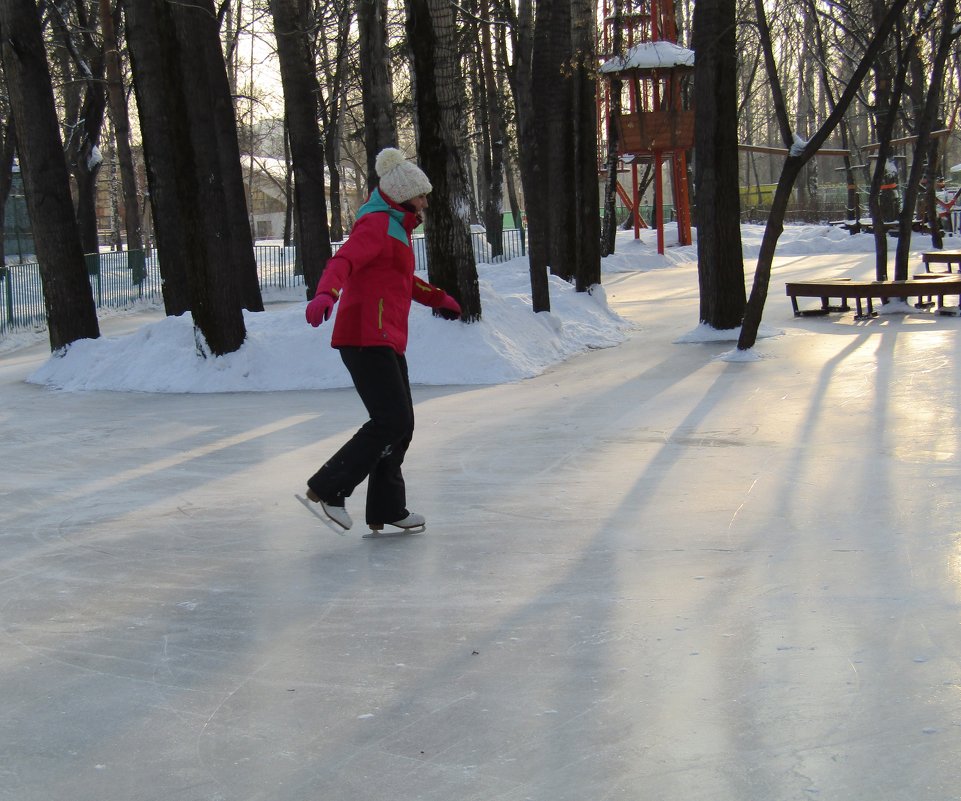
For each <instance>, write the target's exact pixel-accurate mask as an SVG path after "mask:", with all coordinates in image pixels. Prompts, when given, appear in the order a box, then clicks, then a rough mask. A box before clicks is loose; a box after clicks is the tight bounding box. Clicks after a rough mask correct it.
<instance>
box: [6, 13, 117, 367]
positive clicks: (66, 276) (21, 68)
mask: <svg viewBox="0 0 961 801" xmlns="http://www.w3.org/2000/svg"><path fill="white" fill-rule="evenodd" d="M0 52H2V54H3V63H4V71H5V74H6V79H7V88H8V91H9V94H10V107H11V113H12V115H13V119H14V123H15V125H16V128H17V142H18V144H19V148H18V149H19V153H20V166H21V171H22V174H23V182H24V190H25V192H26V196H27V208H28V209H29V210H30V219H31V222H32V225H33V233H34V238H35V241H36V248H37V260H38V261H39V263H40V280H41V282H42V284H43V295H44V303H45V304H46V310H47V322H48V330H49V335H50V347H51V349H52V350H60V349H61V348H64V347H66V346H67V345H69V344H70V343H72V342H75V341H76V340H78V339H94V338H96V337H98V336H100V329H99V326H98V324H97V310H96V307H95V305H94V300H93V291H92V290H91V288H90V281H89V279H88V277H87V270H86V266H85V264H84V259H83V248H82V247H81V244H80V236H79V232H78V230H77V223H76V218H75V217H74V211H73V202H72V200H71V197H70V177H69V175H68V173H67V166H66V163H65V162H64V159H63V143H62V142H61V140H60V130H59V123H58V121H57V112H56V108H55V106H54V96H53V85H52V83H51V80H50V71H49V68H48V66H47V57H46V51H45V48H44V43H43V36H42V33H41V29H40V15H39V12H38V10H37V6H36V4H35V3H33V2H32V0H0Z"/></svg>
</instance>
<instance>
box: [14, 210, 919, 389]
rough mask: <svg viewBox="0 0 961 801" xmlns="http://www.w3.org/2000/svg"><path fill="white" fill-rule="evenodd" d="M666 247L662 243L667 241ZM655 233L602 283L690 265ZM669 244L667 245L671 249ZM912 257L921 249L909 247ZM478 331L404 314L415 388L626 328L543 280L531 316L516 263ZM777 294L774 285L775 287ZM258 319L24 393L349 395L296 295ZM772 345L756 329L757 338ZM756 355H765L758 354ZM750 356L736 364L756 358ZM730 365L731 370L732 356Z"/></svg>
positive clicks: (153, 347) (747, 245) (484, 372)
mask: <svg viewBox="0 0 961 801" xmlns="http://www.w3.org/2000/svg"><path fill="white" fill-rule="evenodd" d="M763 231H764V228H763V226H760V225H745V226H744V227H743V229H742V242H743V248H744V256H745V263H746V272H747V283H748V286H750V283H751V280H752V278H753V260H754V259H755V258H756V256H757V251H758V248H759V247H760V242H761V237H762V236H763ZM667 234H668V242H670V239H671V236H670V234H671V231H670V228H668V230H667ZM653 240H654V233H653V232H651V231H647V232H642V234H641V238H640V239H639V240H635V239H634V236H633V232H631V231H622V232H620V234H619V239H618V244H617V251H616V252H615V253H614V254H613V255H612V256H609V257H607V258H605V259H603V261H602V272H603V273H604V274H607V275H614V274H617V273H623V272H632V271H638V270H641V271H650V270H659V269H669V268H670V267H672V266H677V265H690V264H691V263H692V262H696V260H697V246H696V244H694V245H690V246H685V247H679V246H676V245H675V246H674V247H668V248H666V252H665V253H664V255H658V254H657V252H656V249H655V248H653V247H652V243H653ZM675 241H676V239H675ZM913 244H914V246H915V248H917V249H923V248H929V247H930V242H929V241H926V240H925V238H924V237H920V236H915V238H914V240H913ZM873 248H874V240H873V238H872V237H871V236H869V235H866V234H861V235H858V236H851V235H849V234H848V233H847V232H846V231H844V230H842V229H840V228H835V227H831V226H815V225H812V226H805V225H802V226H788V227H787V228H786V229H785V232H784V234H783V235H782V237H781V240H780V244H779V247H778V256H779V257H788V256H806V255H812V254H819V253H849V254H864V253H872V252H873ZM478 276H479V281H480V290H481V306H482V319H481V321H480V322H478V323H474V324H471V325H464V324H462V323H459V322H456V323H451V322H449V321H446V320H442V319H439V318H435V317H434V316H433V315H432V314H431V313H430V311H429V310H428V309H426V308H425V307H422V306H419V305H418V304H416V303H415V304H413V307H412V311H411V316H410V342H409V345H408V352H407V355H408V362H409V364H410V375H411V381H412V382H413V383H415V384H430V385H450V384H478V385H481V384H500V383H504V382H509V381H518V380H521V379H524V378H530V377H533V376H536V375H540V374H541V373H543V372H544V371H545V370H546V369H548V368H549V367H551V366H552V365H555V364H557V363H559V362H562V361H564V360H566V359H568V358H570V357H571V356H573V355H575V354H577V353H581V352H583V351H585V350H588V349H592V348H607V347H612V346H615V345H618V344H620V343H621V342H623V341H624V339H625V338H626V337H627V335H628V332H629V331H630V330H631V328H632V324H631V323H629V322H628V321H626V320H624V319H622V318H621V317H619V316H618V315H617V314H616V313H615V312H613V311H612V310H611V308H610V305H609V303H608V300H607V297H606V290H605V288H604V285H603V283H602V285H601V286H600V287H597V288H595V291H594V292H593V293H592V294H590V295H588V294H585V293H577V292H575V291H574V289H573V288H572V287H571V286H570V285H569V284H567V283H566V282H564V281H562V280H560V279H558V278H555V277H551V281H550V292H551V311H550V312H547V313H541V314H537V315H534V314H532V313H531V297H530V295H531V291H530V280H529V276H528V274H527V265H526V263H525V262H524V260H523V259H514V260H512V261H509V262H506V263H500V264H483V265H479V266H478ZM774 283H775V284H776V282H774ZM265 299H266V301H267V311H266V312H264V313H256V314H255V313H247V314H246V320H245V322H246V326H247V340H246V341H245V343H244V345H243V346H242V347H241V349H240V350H239V351H238V352H236V353H233V354H228V355H226V356H224V357H221V358H214V359H206V358H203V357H201V356H199V355H198V354H197V352H196V348H195V346H194V334H193V327H192V323H191V320H190V317H189V315H184V316H181V317H176V318H175V317H168V318H164V319H160V320H155V321H151V322H148V323H146V324H144V325H143V326H142V327H141V328H139V330H137V331H135V332H134V333H129V334H125V335H123V336H117V337H113V336H103V337H101V338H100V339H97V340H83V341H80V342H77V343H75V344H74V345H73V346H72V347H71V348H70V349H69V350H68V352H67V353H66V355H64V356H55V357H51V358H50V359H49V360H48V361H47V362H46V363H45V364H44V365H43V366H42V367H40V368H39V369H38V370H36V371H35V372H34V373H33V374H32V375H31V376H30V379H29V380H30V381H32V382H35V383H39V384H44V385H46V386H50V387H53V388H57V389H62V390H113V391H119V392H191V393H192V392H197V393H210V392H246V391H250V392H271V391H276V390H295V389H329V388H334V387H343V386H350V378H349V376H348V375H347V372H346V370H345V369H344V367H343V365H342V364H341V362H340V359H339V357H338V355H337V354H336V352H335V351H333V349H331V348H330V347H329V345H330V333H331V330H332V320H331V321H330V322H328V323H325V324H324V325H322V326H321V327H320V328H318V329H314V328H311V327H310V326H309V325H307V323H306V322H305V320H304V311H303V309H304V305H305V304H304V302H303V301H302V300H301V295H300V289H299V288H296V289H293V290H291V291H290V292H289V293H288V294H286V295H284V294H277V293H275V294H271V295H269V296H267V297H266V298H265ZM736 333H737V332H736V331H735V332H733V333H732V332H715V331H712V330H710V329H709V328H707V327H706V326H697V325H696V324H695V325H693V327H692V329H691V331H689V332H687V334H686V335H685V337H684V338H685V339H686V340H687V341H703V340H710V339H731V340H736ZM776 333H777V328H776V327H775V328H770V327H768V326H762V328H761V330H760V332H759V335H760V337H762V338H763V337H766V336H771V335H773V334H776ZM759 350H763V345H761V346H760V347H759ZM757 355H758V354H757V353H756V352H751V353H749V354H742V355H741V356H740V358H746V359H750V358H756V357H757ZM728 358H738V355H737V354H735V353H731V354H728Z"/></svg>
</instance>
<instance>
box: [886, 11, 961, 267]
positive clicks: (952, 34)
mask: <svg viewBox="0 0 961 801" xmlns="http://www.w3.org/2000/svg"><path fill="white" fill-rule="evenodd" d="M956 17H957V2H956V0H943V2H942V4H941V14H940V21H941V34H940V36H939V37H938V46H937V48H936V50H935V53H934V54H933V57H932V62H933V63H932V64H931V65H930V69H931V82H930V83H929V84H928V91H927V98H926V100H925V103H924V106H923V108H922V111H921V114H920V117H919V118H918V121H917V128H916V130H915V133H916V135H917V140H915V143H914V159H913V161H912V164H911V172H910V174H909V175H908V181H907V186H906V187H905V190H904V202H903V204H902V207H901V217H900V220H899V224H898V229H899V230H898V246H897V250H896V253H895V258H894V278H895V280H899V281H904V280H907V278H908V260H909V258H910V255H911V232H912V224H913V223H914V213H915V209H916V207H917V200H918V187H919V186H920V185H921V175H922V173H923V172H924V170H925V169H926V168H927V169H928V170H929V175H932V178H931V179H929V181H928V185H929V186H930V187H931V188H932V189H933V187H934V181H933V172H934V170H933V168H934V164H933V161H934V159H933V158H931V153H930V152H929V151H930V148H929V143H930V142H931V130H932V129H933V128H934V123H935V120H936V119H937V115H938V107H939V106H940V104H941V99H942V97H943V95H944V74H945V71H946V69H947V61H948V57H949V56H950V54H951V49H952V47H953V46H954V43H955V42H956V41H957V39H958V35H959V32H958V31H956V30H955V18H956ZM919 89H920V87H919ZM934 152H937V147H936V146H935V149H934ZM935 217H937V215H935Z"/></svg>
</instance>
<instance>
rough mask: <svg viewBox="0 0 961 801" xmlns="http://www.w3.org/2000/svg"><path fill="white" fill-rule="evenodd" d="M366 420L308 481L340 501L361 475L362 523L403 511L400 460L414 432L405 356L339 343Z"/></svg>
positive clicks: (392, 517)
mask: <svg viewBox="0 0 961 801" xmlns="http://www.w3.org/2000/svg"><path fill="white" fill-rule="evenodd" d="M340 357H341V359H342V360H343V362H344V365H345V366H346V367H347V370H348V371H349V372H350V377H351V379H352V380H353V382H354V387H355V388H356V390H357V394H358V395H360V399H361V400H362V401H363V402H364V406H365V407H366V408H367V413H368V414H369V415H370V419H369V420H368V421H367V422H366V423H364V425H363V426H361V427H360V429H358V431H357V433H356V434H354V436H353V437H351V439H350V440H348V441H347V443H346V444H345V445H344V446H343V447H342V448H341V449H340V450H339V451H337V453H335V454H334V455H333V456H332V457H331V458H330V459H328V460H327V462H326V463H325V464H324V466H323V467H321V468H320V470H318V471H317V472H316V473H314V475H313V476H311V478H310V479H309V480H308V481H307V486H309V487H310V488H311V489H312V490H313V491H314V492H315V493H317V495H318V496H320V498H321V499H323V500H324V501H326V502H328V503H334V504H336V505H338V506H339V505H341V504H342V503H343V499H344V498H346V497H348V496H349V495H350V494H351V493H352V492H353V491H354V489H355V488H356V487H357V485H358V484H360V483H361V482H362V481H363V480H364V479H365V478H367V479H368V481H367V512H366V513H367V522H368V523H391V522H393V521H394V520H399V519H401V518H402V517H404V516H405V515H406V514H407V510H406V505H407V496H406V489H405V486H404V476H403V474H402V472H401V465H402V464H403V463H404V456H405V455H406V453H407V448H408V446H409V445H410V441H411V437H412V436H413V434H414V402H413V400H412V398H411V394H410V378H409V377H408V374H407V359H406V358H405V357H404V356H403V355H401V354H399V353H397V352H396V351H395V350H394V349H393V348H388V347H366V348H359V347H354V348H340Z"/></svg>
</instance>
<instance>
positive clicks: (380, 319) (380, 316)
mask: <svg viewBox="0 0 961 801" xmlns="http://www.w3.org/2000/svg"><path fill="white" fill-rule="evenodd" d="M377 327H378V328H379V329H380V330H381V331H383V330H384V299H383V298H381V299H380V301H378V303H377Z"/></svg>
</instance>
